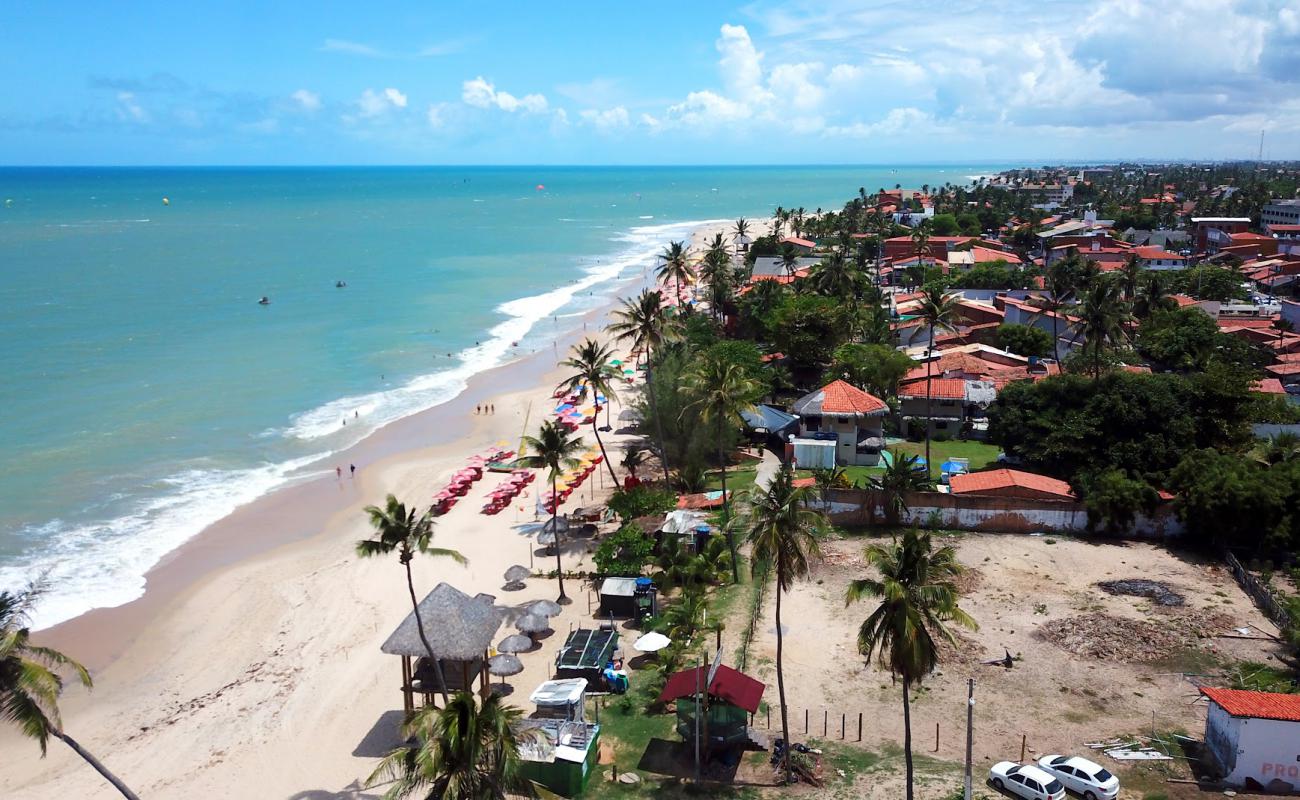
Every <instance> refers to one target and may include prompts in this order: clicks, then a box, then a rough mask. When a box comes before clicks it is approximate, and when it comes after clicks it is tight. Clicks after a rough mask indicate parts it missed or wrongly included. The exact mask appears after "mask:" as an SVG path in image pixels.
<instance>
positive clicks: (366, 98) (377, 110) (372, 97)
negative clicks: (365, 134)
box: [357, 88, 406, 118]
mask: <svg viewBox="0 0 1300 800" xmlns="http://www.w3.org/2000/svg"><path fill="white" fill-rule="evenodd" d="M395 108H406V95H404V94H402V93H401V92H399V91H398V90H396V89H392V88H389V89H383V90H381V91H378V92H377V91H375V90H374V89H366V90H365V91H364V92H362V93H361V97H359V98H357V110H358V112H359V113H360V115H361V116H362V117H365V118H374V117H380V116H383V115H385V114H387V113H388V112H390V111H392V110H393V109H395Z"/></svg>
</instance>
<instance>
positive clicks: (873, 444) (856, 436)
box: [790, 380, 889, 467]
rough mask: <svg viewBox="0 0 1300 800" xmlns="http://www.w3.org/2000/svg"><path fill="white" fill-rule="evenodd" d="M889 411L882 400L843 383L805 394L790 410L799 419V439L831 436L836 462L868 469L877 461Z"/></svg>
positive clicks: (830, 384) (882, 445) (836, 383)
mask: <svg viewBox="0 0 1300 800" xmlns="http://www.w3.org/2000/svg"><path fill="white" fill-rule="evenodd" d="M888 411H889V406H888V405H886V404H885V401H884V400H881V399H880V398H879V397H876V396H875V395H872V394H869V393H867V392H864V391H863V390H861V389H859V388H858V387H856V386H853V385H851V384H849V383H848V382H847V381H842V380H837V381H832V382H831V383H828V384H826V385H825V386H823V387H822V388H820V389H818V390H817V391H815V392H810V393H808V394H806V395H804V396H803V397H801V398H799V399H798V400H796V401H795V402H794V404H793V405H792V406H791V407H790V412H791V413H792V414H796V415H798V417H799V438H814V437H815V438H822V437H823V436H825V435H826V434H833V435H834V437H835V463H837V464H841V465H848V466H868V467H874V466H875V465H876V464H878V463H879V462H880V451H881V449H882V448H884V446H885V434H884V417H885V414H886V413H888ZM797 443H798V440H797V439H796V444H797Z"/></svg>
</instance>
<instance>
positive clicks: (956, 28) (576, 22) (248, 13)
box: [0, 0, 1300, 165]
mask: <svg viewBox="0 0 1300 800" xmlns="http://www.w3.org/2000/svg"><path fill="white" fill-rule="evenodd" d="M489 9H491V11H489ZM0 25H2V26H3V28H4V30H5V31H6V36H5V45H4V47H3V48H2V49H0V64H3V66H4V69H3V77H0V87H3V92H2V94H0V152H3V156H0V162H3V163H5V164H9V165H38V164H39V165H44V164H50V165H58V164H112V165H131V164H157V165H169V164H266V165H280V164H284V165H293V164H326V165H328V164H544V163H551V164H742V163H743V164H805V163H808V164H824V163H892V162H911V163H936V162H947V163H951V162H956V161H978V160H983V161H1006V160H1017V161H1025V162H1027V163H1041V162H1053V161H1063V160H1093V161H1099V160H1108V159H1109V160H1113V159H1144V160H1160V159H1244V158H1254V157H1255V156H1256V154H1257V153H1258V149H1259V142H1260V134H1261V131H1262V132H1264V153H1263V154H1264V156H1265V158H1271V159H1286V158H1300V91H1298V90H1300V0H1239V1H1235V2H1234V1H1233V0H1180V2H1179V3H1177V4H1172V5H1171V6H1168V7H1166V6H1165V5H1164V4H1153V3H1137V2H1132V0H1101V1H1100V2H1094V3H1085V2H1076V1H1075V0H1068V1H1066V2H1053V3H1041V2H1039V3H1030V2H1021V1H1020V0H992V1H990V2H975V1H974V0H953V1H952V2H946V3H941V4H940V3H924V2H913V3H897V2H892V0H872V1H870V2H868V1H864V0H857V1H856V2H854V1H852V0H817V2H811V1H810V0H809V1H805V0H794V1H793V2H784V3H772V2H765V0H757V1H756V2H752V3H728V4H698V3H687V2H679V1H678V0H669V1H668V2H662V3H657V4H654V5H630V4H573V5H569V6H566V7H565V8H564V11H563V13H560V12H558V11H557V10H556V9H555V8H554V7H551V6H543V5H541V4H532V3H503V4H499V5H496V6H490V7H484V6H474V7H468V6H466V7H445V8H444V7H434V6H431V5H429V4H427V3H414V2H398V3H389V4H384V6H383V7H382V8H381V9H375V8H373V7H370V6H365V7H363V6H356V5H353V4H345V3H334V2H330V3H322V4H313V5H310V6H307V5H289V4H275V5H273V6H270V7H264V6H263V5H262V4H254V3H249V2H242V1H241V2H231V3H222V4H216V3H206V2H196V3H190V4H163V3H158V2H145V3H138V4H130V5H126V6H117V5H114V6H102V5H98V4H90V3H67V2H62V3H60V2H55V3H47V4H23V5H19V4H10V5H8V6H7V7H5V8H4V9H3V10H0Z"/></svg>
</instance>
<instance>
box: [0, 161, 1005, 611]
mask: <svg viewBox="0 0 1300 800" xmlns="http://www.w3.org/2000/svg"><path fill="white" fill-rule="evenodd" d="M996 169H1000V167H995V166H991V165H980V166H969V165H949V166H932V167H928V166H927V167H897V168H892V167H802V168H781V167H730V168H699V167H697V168H615V167H609V168H558V167H511V168H490V167H483V168H464V167H456V168H451V167H447V168H320V169H277V168H265V169H245V168H239V169H224V168H207V169H144V168H141V169H108V168H78V169H43V168H33V169H25V168H24V169H9V168H5V169H0V319H3V329H2V330H3V336H0V589H5V588H16V587H19V586H22V585H25V584H26V583H27V582H28V581H29V580H31V579H32V578H34V577H36V576H38V575H44V576H45V577H46V579H47V581H48V584H49V591H48V594H47V595H46V596H45V598H44V599H43V602H42V604H41V605H40V606H39V607H38V609H37V614H36V623H37V625H38V626H40V627H43V626H47V625H51V624H54V623H56V622H59V621H62V620H65V619H69V618H71V617H73V616H76V615H77V614H80V613H84V612H85V611H87V610H89V609H91V608H96V607H104V606H114V605H120V604H122V603H125V602H128V601H130V600H132V599H134V598H136V597H138V596H140V594H141V593H142V592H143V590H144V575H145V573H146V571H147V570H148V569H149V568H150V567H151V566H153V565H154V564H156V563H157V562H158V560H159V559H160V558H161V557H162V556H163V555H165V554H166V553H167V552H168V551H170V550H172V549H174V548H175V547H177V546H178V545H180V544H181V543H183V542H184V541H185V540H186V539H188V538H190V537H192V536H193V535H195V534H196V533H198V532H199V531H200V530H201V529H202V528H203V527H205V526H206V525H208V524H211V523H212V522H215V521H216V520H218V519H220V518H221V517H223V516H224V515H226V514H228V513H230V512H231V511H232V510H234V509H235V508H237V507H238V506H240V505H242V504H245V503H248V502H250V501H252V500H254V499H256V498H258V497H259V496H261V495H263V494H265V493H267V492H269V491H271V490H273V489H275V488H276V487H278V486H282V485H284V484H286V483H287V482H289V481H293V480H299V479H303V478H305V477H310V476H311V475H313V474H318V473H319V472H320V471H321V470H322V469H326V470H328V469H332V465H329V464H328V463H324V464H323V463H322V461H321V459H322V458H324V457H326V456H328V455H329V454H331V453H334V452H337V451H339V450H340V449H343V448H345V447H347V446H349V445H351V444H354V443H355V442H357V441H358V440H360V439H361V438H362V437H364V436H365V435H367V434H368V433H370V432H372V431H373V430H375V429H376V428H377V427H379V426H382V425H384V424H386V423H389V422H392V421H393V420H396V419H399V418H401V417H403V416H406V415H409V414H412V413H415V412H417V411H420V410H423V409H426V408H429V407H432V406H434V405H437V404H439V403H442V402H445V401H447V400H449V399H451V398H452V397H454V396H456V394H457V393H459V392H460V391H462V390H463V389H464V387H465V385H466V382H467V380H468V379H469V377H470V376H472V375H473V374H474V373H476V372H479V371H481V370H484V369H487V368H490V367H493V366H496V365H499V364H502V363H505V362H507V361H509V360H511V359H513V358H517V357H520V356H522V355H526V354H527V353H528V352H530V351H532V350H536V349H539V348H541V347H545V346H549V345H550V343H551V342H552V341H554V340H555V339H556V338H557V337H558V336H559V335H561V334H563V333H564V332H566V331H568V330H569V329H571V328H573V327H574V326H575V325H576V324H577V317H578V316H580V315H581V314H582V312H584V311H585V310H590V309H592V308H595V307H597V306H600V305H603V304H605V303H607V302H608V301H609V298H610V293H611V292H613V291H614V289H615V288H616V287H617V286H619V285H622V284H623V283H624V282H625V281H626V280H628V279H629V278H633V277H637V276H640V275H642V274H643V273H644V272H645V271H646V270H647V268H652V267H653V266H654V263H655V254H656V253H658V252H659V251H660V250H662V249H663V247H664V246H665V245H666V244H667V243H668V242H669V241H670V240H673V239H683V238H685V237H686V236H687V234H688V233H689V232H690V231H691V230H692V229H693V228H695V227H696V226H698V225H699V224H701V223H703V222H706V221H711V220H732V219H735V218H736V217H739V216H749V217H751V218H759V217H762V218H767V217H770V215H771V213H772V210H773V209H774V208H775V207H776V206H778V205H783V206H785V207H787V208H789V207H798V206H802V207H804V208H805V209H807V210H808V211H812V210H814V209H816V208H819V207H821V208H826V209H833V208H839V207H840V206H841V205H842V204H843V203H844V201H845V200H847V199H848V198H850V197H852V196H854V195H855V194H856V193H857V192H858V189H859V187H864V188H866V189H867V191H869V192H870V191H874V190H875V189H878V188H881V187H893V186H894V185H895V184H900V183H901V184H902V185H903V186H905V187H915V186H919V185H921V184H923V183H929V184H931V185H939V184H942V183H945V182H953V183H964V182H966V180H967V177H966V176H968V175H971V174H984V173H988V172H991V171H995V170H996ZM340 282H342V283H344V284H346V285H345V286H339V285H338V284H339V283H340ZM262 297H266V298H267V299H268V300H269V303H268V304H266V305H261V304H259V299H260V298H262Z"/></svg>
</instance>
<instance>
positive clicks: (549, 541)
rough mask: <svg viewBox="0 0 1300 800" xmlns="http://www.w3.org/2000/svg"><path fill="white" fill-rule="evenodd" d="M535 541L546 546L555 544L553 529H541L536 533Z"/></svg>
mask: <svg viewBox="0 0 1300 800" xmlns="http://www.w3.org/2000/svg"><path fill="white" fill-rule="evenodd" d="M537 543H538V544H544V545H546V546H547V547H550V546H551V545H554V544H555V531H542V532H541V533H539V534H537Z"/></svg>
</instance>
